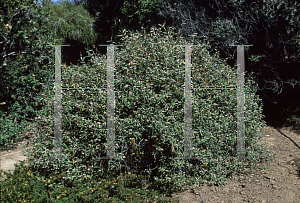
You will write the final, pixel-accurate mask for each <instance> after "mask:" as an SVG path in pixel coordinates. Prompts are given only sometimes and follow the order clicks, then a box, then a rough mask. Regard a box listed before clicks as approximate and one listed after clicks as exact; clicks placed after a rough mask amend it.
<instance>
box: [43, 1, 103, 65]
mask: <svg viewBox="0 0 300 203" xmlns="http://www.w3.org/2000/svg"><path fill="white" fill-rule="evenodd" d="M46 5H48V6H43V9H44V11H45V12H47V13H49V15H50V17H49V18H46V20H47V22H48V30H53V31H54V37H55V38H58V39H61V40H62V41H63V44H69V45H71V46H70V47H63V48H62V55H63V59H62V61H63V63H70V62H72V63H76V62H77V61H78V60H79V58H80V52H83V56H85V55H87V54H85V49H84V48H87V49H91V48H92V45H94V44H95V41H96V39H97V35H96V33H95V32H94V29H93V22H94V20H93V18H92V17H91V16H90V15H89V13H88V12H87V11H86V10H85V9H84V8H83V5H82V4H81V2H80V1H76V4H73V3H71V2H69V1H60V2H57V3H56V4H46Z"/></svg>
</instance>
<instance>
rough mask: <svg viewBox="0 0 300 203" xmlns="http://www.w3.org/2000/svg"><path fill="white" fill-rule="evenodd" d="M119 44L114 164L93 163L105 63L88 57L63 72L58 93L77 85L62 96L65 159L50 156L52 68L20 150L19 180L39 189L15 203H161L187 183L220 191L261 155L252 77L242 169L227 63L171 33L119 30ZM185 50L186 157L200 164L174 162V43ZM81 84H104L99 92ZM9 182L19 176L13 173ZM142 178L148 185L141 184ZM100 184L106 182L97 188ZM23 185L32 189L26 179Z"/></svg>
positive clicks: (180, 120)
mask: <svg viewBox="0 0 300 203" xmlns="http://www.w3.org/2000/svg"><path fill="white" fill-rule="evenodd" d="M122 39H123V47H121V48H115V54H114V55H115V67H114V68H115V123H116V124H115V126H116V128H115V135H116V137H115V143H116V146H115V147H116V154H117V158H118V159H119V160H118V159H117V160H100V159H99V157H105V156H106V147H107V145H106V105H107V103H106V102H107V95H106V91H105V87H106V70H107V65H106V62H107V56H106V55H104V56H103V57H99V56H95V55H93V53H92V54H89V57H90V58H91V62H92V65H89V66H87V65H83V66H80V67H78V66H74V65H71V66H64V67H62V87H68V88H76V87H77V88H76V89H68V90H67V89H63V92H62V95H63V97H62V104H63V110H62V112H63V113H62V126H63V133H62V134H63V151H62V152H63V158H62V159H52V157H53V151H52V150H53V147H54V144H53V140H54V132H53V129H54V126H53V120H54V116H53V115H54V111H53V109H54V102H53V99H54V91H53V89H54V83H53V78H54V67H51V70H52V72H49V76H48V78H49V81H50V82H49V83H46V84H45V85H44V90H43V97H44V99H43V101H44V104H45V106H44V108H43V109H42V110H41V111H40V112H39V116H38V117H37V118H36V122H37V123H38V125H39V126H40V128H37V129H36V130H37V131H36V132H35V133H33V134H32V135H31V136H32V142H33V143H32V145H33V150H32V151H28V156H29V159H28V161H29V166H28V168H27V169H26V170H27V172H26V174H27V173H28V172H29V174H31V173H33V174H34V176H35V177H36V179H31V181H37V182H35V183H34V184H40V185H41V188H43V189H42V190H40V192H37V193H38V194H33V195H34V197H32V196H30V195H29V194H30V193H29V192H28V195H29V196H30V197H22V198H29V199H32V198H35V199H37V198H40V199H41V200H40V201H45V200H47V201H50V202H51V201H54V199H56V201H58V202H59V201H60V200H58V199H60V198H63V199H62V200H61V201H62V202H63V201H67V200H68V201H70V200H72V201H79V202H83V201H85V202H89V201H95V200H97V198H103V199H104V200H107V201H112V200H113V201H115V202H126V201H128V200H132V201H141V202H142V201H144V199H145V198H148V199H147V200H149V201H150V200H151V201H152V200H153V201H159V200H154V199H155V198H156V196H157V198H156V199H158V198H159V196H160V195H162V194H163V193H164V194H166V193H167V194H170V193H172V192H174V191H177V190H179V189H180V188H181V187H183V186H184V185H193V184H194V183H195V182H200V183H203V182H208V183H210V184H215V185H219V184H226V178H228V177H229V176H230V175H232V174H233V173H234V172H236V171H238V170H240V171H241V170H243V169H244V168H245V167H246V166H254V165H255V163H256V162H257V161H258V160H259V158H261V152H262V148H261V146H256V145H255V144H256V142H257V141H258V140H259V138H260V133H259V129H260V128H261V127H262V126H263V125H264V122H263V120H262V118H263V116H262V107H261V103H260V99H259V98H258V97H257V96H256V95H255V93H256V90H257V86H256V85H255V84H254V82H253V81H252V80H251V77H250V76H249V77H248V76H247V77H246V80H245V81H246V84H245V127H246V131H245V139H246V143H245V149H246V158H247V159H246V160H245V161H244V162H241V161H239V160H237V159H236V158H235V156H236V154H235V150H236V133H237V132H236V106H237V100H236V92H235V90H228V89H227V90H225V87H224V85H226V86H227V87H229V86H231V87H235V86H236V70H235V68H231V67H228V66H226V65H225V63H224V62H222V61H221V60H220V59H219V58H218V55H217V54H216V55H214V56H210V55H209V53H208V51H207V49H206V47H207V46H209V43H207V42H205V43H201V42H197V41H190V42H187V41H186V40H184V39H183V38H182V37H181V36H179V35H177V36H176V33H174V32H173V31H172V28H168V29H166V28H165V27H163V26H162V27H161V28H155V27H153V28H152V29H151V31H150V33H146V32H144V31H142V32H141V33H139V32H137V33H131V32H127V31H126V30H124V32H123V35H122ZM184 44H193V45H199V46H194V47H193V51H192V87H193V88H194V89H193V137H192V138H193V142H192V143H193V148H192V151H193V153H192V156H194V157H197V158H200V160H184V159H179V160H178V159H177V160H176V159H174V158H175V157H178V156H182V154H183V150H184V148H183V147H184V145H183V141H184V132H183V129H184V128H183V127H184V91H183V87H184V77H185V76H184V70H185V63H184V62H185V61H184V59H185V53H184V47H183V46H178V47H174V46H175V45H184ZM207 86H211V87H220V86H223V87H224V90H221V91H220V90H206V91H204V90H198V89H197V88H198V87H207ZM78 87H82V88H78ZM84 87H87V88H84ZM88 87H100V88H101V87H102V88H103V89H104V91H103V89H102V91H101V90H100V89H98V90H93V89H89V88H88ZM145 161H146V162H145ZM149 166H150V167H149ZM145 169H148V171H149V172H148V173H147V172H145ZM22 170H23V169H22ZM23 172H24V171H23ZM22 174H23V175H22ZM141 174H143V176H137V175H141ZM14 175H15V176H20V177H22V176H26V175H25V174H24V173H21V172H20V170H16V172H15V173H14ZM7 176H8V178H7V180H8V181H7V182H1V188H4V187H2V186H8V185H10V186H9V187H7V188H12V187H13V185H14V184H16V183H15V182H14V181H15V180H14V179H13V178H12V176H10V175H7ZM145 176H148V178H149V179H147V180H148V181H143V180H144V179H145ZM26 177H27V176H26ZM24 179H26V178H25V177H24ZM105 180H106V181H108V182H107V184H106V185H105V184H104V185H101V184H100V182H105ZM143 182H146V184H144V183H143ZM82 183H85V184H82ZM21 184H22V185H23V184H24V185H26V184H29V185H34V184H33V183H32V182H31V183H28V182H26V181H24V182H23V183H21ZM42 185H43V186H42ZM50 185H51V186H50ZM22 187H23V186H22ZM20 188H21V186H20ZM141 188H143V189H142V190H139V189H141ZM28 190H29V189H28ZM1 191H2V192H5V198H7V199H6V200H7V201H8V202H13V200H15V199H14V198H17V197H18V195H19V194H20V190H19V189H16V191H15V190H14V193H12V190H8V189H7V190H5V189H4V190H2V189H1ZM45 191H47V192H45ZM153 191H156V192H158V193H155V192H153ZM131 194H132V195H131ZM133 194H134V195H133ZM101 195H102V196H101ZM83 198H85V199H83ZM139 198H140V199H139ZM160 201H166V200H160Z"/></svg>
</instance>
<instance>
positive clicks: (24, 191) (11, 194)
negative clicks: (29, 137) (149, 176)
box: [0, 161, 178, 203]
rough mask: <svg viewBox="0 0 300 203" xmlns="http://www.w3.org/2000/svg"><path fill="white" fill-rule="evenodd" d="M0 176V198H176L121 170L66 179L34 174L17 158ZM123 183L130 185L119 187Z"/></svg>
mask: <svg viewBox="0 0 300 203" xmlns="http://www.w3.org/2000/svg"><path fill="white" fill-rule="evenodd" d="M2 173H3V174H2ZM3 175H5V176H6V177H5V178H4V177H3ZM0 178H1V179H2V178H3V180H1V182H0V185H1V196H0V201H1V202H56V203H59V202H71V201H72V202H107V203H108V202H120V203H121V202H124V203H125V202H145V201H147V202H166V201H167V202H178V200H173V199H171V198H167V197H163V196H162V195H160V194H159V193H158V192H157V191H154V190H148V189H146V188H144V186H143V185H142V186H143V187H138V186H140V184H137V185H134V183H135V181H137V178H136V176H135V175H129V174H127V175H126V174H121V176H119V177H118V178H117V179H114V180H106V179H91V178H90V179H84V180H80V181H79V180H78V181H77V180H71V179H69V178H68V176H67V174H66V173H62V174H57V173H56V172H53V173H52V174H50V176H49V178H45V177H40V176H37V175H36V173H35V172H33V171H31V170H30V169H29V167H28V166H27V165H25V164H24V161H21V162H20V163H18V164H16V168H15V171H14V172H13V173H10V172H3V171H0ZM124 183H128V184H130V185H129V186H127V187H123V186H124Z"/></svg>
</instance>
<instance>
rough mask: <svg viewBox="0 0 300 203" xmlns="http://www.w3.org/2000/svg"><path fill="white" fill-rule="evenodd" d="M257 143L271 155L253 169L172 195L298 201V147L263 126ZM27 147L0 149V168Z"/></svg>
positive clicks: (299, 139) (298, 137)
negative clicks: (262, 135)
mask: <svg viewBox="0 0 300 203" xmlns="http://www.w3.org/2000/svg"><path fill="white" fill-rule="evenodd" d="M281 131H282V132H283V133H284V134H286V135H287V136H289V137H290V138H291V139H293V140H294V141H295V142H296V143H297V144H298V145H300V134H299V132H298V133H297V132H296V131H290V130H289V129H287V128H283V129H281ZM263 134H264V137H263V139H262V140H261V142H265V143H266V144H267V152H268V153H269V154H270V155H271V156H272V157H273V158H272V157H271V158H270V159H268V160H261V162H260V163H258V164H257V166H256V167H255V168H254V169H253V170H250V169H249V170H247V171H245V172H242V173H237V174H235V175H233V177H231V178H230V179H229V180H228V184H227V185H226V186H224V185H221V186H210V185H207V184H203V185H200V186H199V190H197V191H195V190H193V189H191V187H189V188H188V187H186V188H183V189H182V191H181V192H178V193H175V194H172V198H173V199H178V198H179V200H180V202H189V203H196V202H197V203H200V202H201V201H203V202H204V203H207V202H214V203H229V202H232V203H239V202H241V203H242V202H243V203H244V202H253V203H256V202H257V203H258V202H259V203H268V202H270V203H276V202H280V203H282V202H285V203H299V202H300V150H299V148H298V147H297V146H296V145H295V144H294V143H293V142H291V141H290V140H289V139H288V138H286V137H285V136H284V135H282V134H281V133H280V132H278V131H277V130H276V129H275V128H273V127H270V126H267V127H265V128H264V129H263ZM27 147H28V140H25V141H23V142H22V143H20V144H19V146H18V147H17V148H16V149H13V150H8V151H2V152H0V157H1V165H0V169H3V170H4V171H8V170H10V171H11V172H12V171H13V170H14V163H17V162H18V161H19V160H26V158H27V157H26V156H24V153H23V152H22V150H24V149H25V148H27Z"/></svg>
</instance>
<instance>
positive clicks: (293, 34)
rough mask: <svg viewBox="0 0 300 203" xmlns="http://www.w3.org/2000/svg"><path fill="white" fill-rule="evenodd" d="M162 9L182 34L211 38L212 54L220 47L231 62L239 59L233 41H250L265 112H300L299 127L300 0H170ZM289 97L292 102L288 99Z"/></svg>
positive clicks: (250, 68) (250, 66)
mask: <svg viewBox="0 0 300 203" xmlns="http://www.w3.org/2000/svg"><path fill="white" fill-rule="evenodd" d="M158 8H159V14H160V15H162V16H163V17H165V18H168V17H171V18H172V19H173V21H174V24H175V25H174V27H175V28H176V29H177V30H178V29H181V30H182V33H183V36H184V37H186V38H189V39H193V38H194V39H195V40H201V39H203V38H206V39H209V40H210V44H211V49H210V50H209V51H210V52H211V54H213V53H214V52H216V51H217V50H218V51H220V57H221V58H227V59H228V60H227V63H228V64H229V65H230V66H232V67H233V66H234V65H235V64H236V57H235V55H236V53H235V52H236V47H232V46H229V45H231V44H252V45H253V46H252V47H250V48H248V47H246V48H245V50H246V53H245V60H246V64H247V65H246V72H254V73H255V76H256V78H255V79H256V82H257V83H258V84H259V87H260V89H259V91H258V93H259V94H260V95H261V96H262V98H263V101H264V103H265V112H264V113H265V114H268V113H267V112H268V111H270V112H271V113H272V115H270V114H269V116H270V118H272V119H270V120H273V121H274V120H276V119H274V118H276V117H278V119H281V118H283V117H285V115H287V114H288V113H287V112H290V113H293V114H298V119H294V121H295V122H294V123H295V125H299V126H300V119H299V117H300V110H299V109H298V110H297V106H298V105H297V103H298V102H297V101H296V98H297V96H296V95H299V90H300V87H299V84H300V71H299V61H300V60H299V56H300V55H299V50H300V47H299V45H300V43H299V36H300V33H299V27H300V26H299V22H300V21H299V18H300V13H299V12H300V2H299V1H296V0H292V1H287V0H284V1H279V0H274V1H267V0H260V1H256V2H253V1H250V0H231V1H224V0H213V1H209V0H203V1H193V0H181V1H178V0H177V1H176V0H166V1H164V2H161V4H160V5H159V6H158ZM193 33H195V34H193ZM291 57H295V58H298V59H291ZM279 94H280V95H279ZM276 95H278V96H276ZM287 98H289V99H288V100H290V102H291V103H289V104H287V102H285V100H287ZM279 106H280V108H281V107H282V109H281V110H279V109H278V108H279ZM283 106H286V107H288V108H289V110H287V109H284V107H283ZM267 109H269V110H267ZM274 109H277V110H274ZM275 114H276V116H275ZM279 115H280V116H279ZM279 117H280V118H279ZM296 117H297V116H296ZM270 123H271V121H270ZM274 125H278V124H274Z"/></svg>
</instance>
